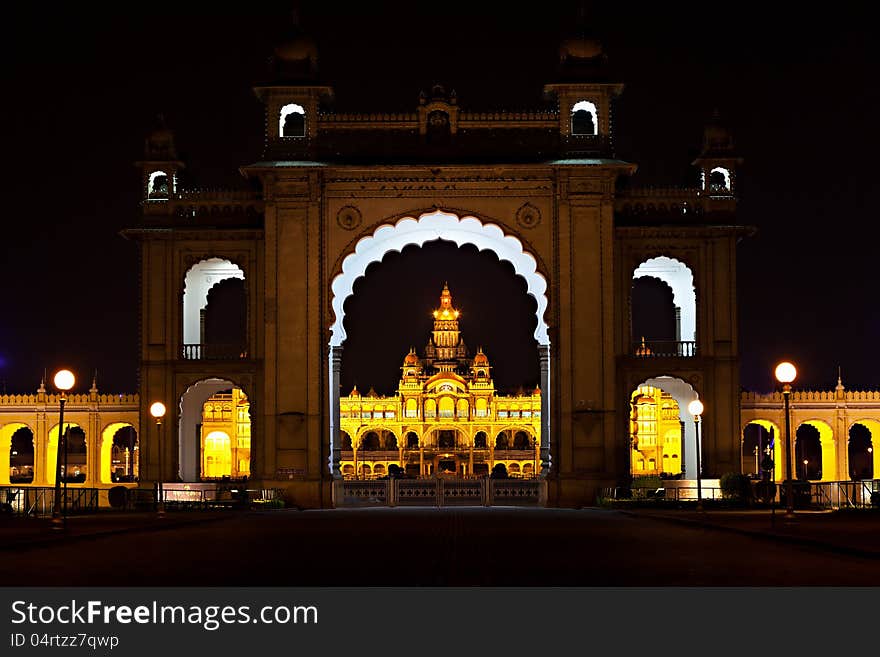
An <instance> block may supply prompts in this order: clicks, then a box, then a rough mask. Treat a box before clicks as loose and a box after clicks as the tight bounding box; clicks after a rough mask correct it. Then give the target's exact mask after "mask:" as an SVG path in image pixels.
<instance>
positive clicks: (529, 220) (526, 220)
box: [516, 203, 541, 228]
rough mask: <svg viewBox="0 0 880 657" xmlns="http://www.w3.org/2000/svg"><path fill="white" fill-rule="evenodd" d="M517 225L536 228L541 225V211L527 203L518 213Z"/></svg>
mask: <svg viewBox="0 0 880 657" xmlns="http://www.w3.org/2000/svg"><path fill="white" fill-rule="evenodd" d="M516 223H518V224H519V225H520V226H522V227H523V228H534V227H535V226H537V225H538V224H539V223H541V211H540V210H539V209H538V208H536V207H535V206H534V205H532V204H531V203H525V204H523V206H522V207H521V208H520V209H519V210H517V211H516Z"/></svg>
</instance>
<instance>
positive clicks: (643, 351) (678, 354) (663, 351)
mask: <svg viewBox="0 0 880 657" xmlns="http://www.w3.org/2000/svg"><path fill="white" fill-rule="evenodd" d="M631 353H632V355H633V356H635V357H637V358H692V357H693V356H696V355H697V343H696V342H693V341H682V340H642V341H640V342H633V344H632V351H631Z"/></svg>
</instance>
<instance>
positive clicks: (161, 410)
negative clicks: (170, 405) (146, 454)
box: [150, 402, 165, 518]
mask: <svg viewBox="0 0 880 657" xmlns="http://www.w3.org/2000/svg"><path fill="white" fill-rule="evenodd" d="M150 415H152V416H153V417H154V418H156V440H158V441H159V476H158V477H157V479H158V480H159V482H158V484H159V487H158V491H157V492H158V494H159V506H158V509H157V511H156V515H157V516H158V517H159V518H164V517H165V491H164V490H162V418H163V417H165V404H163V403H162V402H153V405H152V406H150Z"/></svg>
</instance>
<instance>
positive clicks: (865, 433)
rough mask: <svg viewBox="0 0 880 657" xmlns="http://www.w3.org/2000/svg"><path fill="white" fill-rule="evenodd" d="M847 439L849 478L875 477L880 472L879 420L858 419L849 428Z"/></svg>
mask: <svg viewBox="0 0 880 657" xmlns="http://www.w3.org/2000/svg"><path fill="white" fill-rule="evenodd" d="M848 437H849V440H848V441H847V457H848V458H847V461H848V462H849V478H850V479H852V480H853V481H859V480H862V479H875V478H877V477H878V473H880V453H878V449H877V448H878V446H880V445H878V438H880V422H878V421H877V420H857V421H856V422H853V423H852V425H851V426H850V428H849V436H848Z"/></svg>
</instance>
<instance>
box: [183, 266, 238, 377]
mask: <svg viewBox="0 0 880 657" xmlns="http://www.w3.org/2000/svg"><path fill="white" fill-rule="evenodd" d="M235 279H238V280H240V281H242V283H233V282H231V281H233V280H235ZM245 280H246V279H245V275H244V271H243V270H242V269H241V267H239V266H238V265H236V264H234V263H232V262H231V261H229V260H225V259H223V258H207V259H205V260H202V261H201V262H198V263H197V264H195V265H193V266H192V267H190V269H189V270H188V271H187V272H186V276H185V277H184V288H183V357H184V358H185V359H188V360H204V359H221V360H229V359H237V358H246V357H247V351H248V349H247V331H246V326H247V314H248V310H247V290H246V287H245V285H244V284H243V282H244V281H245ZM227 281H229V282H227ZM215 287H216V289H215ZM209 301H213V306H212V307H210V308H209ZM209 318H210V319H209ZM209 333H210V335H209ZM230 336H232V337H230ZM209 338H210V340H209ZM227 340H232V342H229V341H227Z"/></svg>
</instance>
